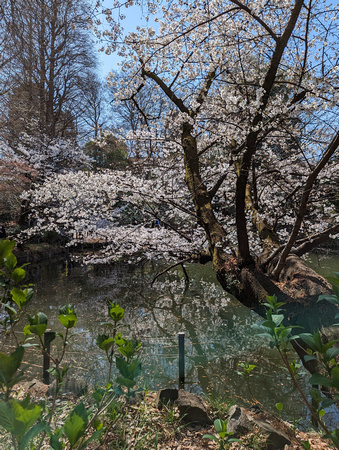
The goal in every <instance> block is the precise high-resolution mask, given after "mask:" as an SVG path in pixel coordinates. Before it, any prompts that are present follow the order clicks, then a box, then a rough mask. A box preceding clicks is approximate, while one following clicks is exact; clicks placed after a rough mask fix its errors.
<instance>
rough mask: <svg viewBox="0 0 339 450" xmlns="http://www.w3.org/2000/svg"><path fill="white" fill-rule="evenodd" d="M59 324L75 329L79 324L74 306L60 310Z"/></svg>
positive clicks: (66, 306) (67, 306)
mask: <svg viewBox="0 0 339 450" xmlns="http://www.w3.org/2000/svg"><path fill="white" fill-rule="evenodd" d="M58 319H59V322H60V323H61V324H62V325H63V326H64V327H65V328H67V329H69V328H73V327H74V326H75V325H76V323H77V320H78V319H77V316H76V313H75V308H74V305H73V306H72V305H69V304H67V305H65V306H63V307H62V308H60V310H59V316H58Z"/></svg>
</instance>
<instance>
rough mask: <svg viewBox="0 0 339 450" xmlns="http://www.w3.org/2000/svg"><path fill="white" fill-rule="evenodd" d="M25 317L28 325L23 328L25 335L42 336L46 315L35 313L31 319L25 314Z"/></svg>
mask: <svg viewBox="0 0 339 450" xmlns="http://www.w3.org/2000/svg"><path fill="white" fill-rule="evenodd" d="M27 317H28V321H29V325H27V326H26V327H25V328H24V333H25V335H27V334H30V333H33V334H35V335H37V336H42V335H43V334H44V333H45V331H46V329H47V323H48V318H47V316H46V314H44V313H42V312H37V313H35V316H33V317H31V316H30V315H29V314H27Z"/></svg>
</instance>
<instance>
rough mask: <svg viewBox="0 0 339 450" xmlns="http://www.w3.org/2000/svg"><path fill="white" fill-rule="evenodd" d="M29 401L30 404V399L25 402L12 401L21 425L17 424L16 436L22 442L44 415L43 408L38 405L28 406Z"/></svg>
mask: <svg viewBox="0 0 339 450" xmlns="http://www.w3.org/2000/svg"><path fill="white" fill-rule="evenodd" d="M27 400H28V402H29V397H27V398H26V399H25V400H24V401H23V402H19V401H17V400H11V404H12V408H13V411H14V416H15V420H16V421H17V422H19V423H20V424H17V426H16V430H15V434H16V435H17V436H18V437H19V440H20V441H21V440H22V438H23V437H24V435H25V434H26V432H27V431H28V430H29V428H30V427H31V426H32V425H33V423H34V422H36V421H37V420H38V418H39V417H40V416H41V414H42V408H41V406H39V405H37V404H27Z"/></svg>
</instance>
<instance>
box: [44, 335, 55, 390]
mask: <svg viewBox="0 0 339 450" xmlns="http://www.w3.org/2000/svg"><path fill="white" fill-rule="evenodd" d="M53 336H54V333H53V332H52V331H51V330H46V331H45V333H44V361H43V369H42V370H43V372H42V376H43V380H44V383H45V384H49V372H48V369H49V364H50V357H49V355H50V353H51V342H52V340H53Z"/></svg>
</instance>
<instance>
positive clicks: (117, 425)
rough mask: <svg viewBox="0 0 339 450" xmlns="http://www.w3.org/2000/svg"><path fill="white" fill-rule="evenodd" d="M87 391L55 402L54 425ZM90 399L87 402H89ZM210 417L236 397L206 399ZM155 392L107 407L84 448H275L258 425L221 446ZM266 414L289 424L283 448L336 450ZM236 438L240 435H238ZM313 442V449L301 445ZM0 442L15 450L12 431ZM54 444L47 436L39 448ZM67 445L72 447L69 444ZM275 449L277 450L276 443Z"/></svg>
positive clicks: (36, 387)
mask: <svg viewBox="0 0 339 450" xmlns="http://www.w3.org/2000/svg"><path fill="white" fill-rule="evenodd" d="M13 391H14V392H15V396H16V398H17V399H19V400H20V399H21V400H22V399H24V398H25V397H26V396H27V394H30V398H31V400H32V401H36V402H38V403H39V402H40V403H41V402H45V403H46V406H47V407H48V406H50V404H51V402H52V397H51V396H50V395H49V388H48V386H47V385H44V384H43V383H42V382H40V381H38V380H31V381H25V382H22V383H19V384H17V385H16V386H14V388H13ZM89 397H90V396H89V393H87V394H86V395H85V396H83V397H79V396H78V395H76V394H74V393H64V394H62V395H61V396H60V397H59V399H58V403H57V407H56V412H55V417H56V419H55V426H58V425H59V426H60V424H62V422H63V421H64V420H65V418H66V417H67V416H68V414H69V413H70V411H71V410H72V409H73V408H74V407H75V406H76V405H77V404H79V402H80V401H84V403H85V404H86V402H87V401H88V399H89ZM86 399H87V400H86ZM205 401H206V402H207V408H208V411H209V414H210V416H211V417H212V418H213V420H214V419H215V418H221V419H222V420H226V419H227V415H228V411H229V408H230V406H232V405H233V404H234V403H233V402H232V400H229V401H223V400H220V399H216V398H211V399H205ZM157 402H158V400H157V393H156V392H154V391H147V392H142V393H139V395H138V396H137V397H136V398H135V399H132V400H131V401H127V399H126V398H125V397H121V398H120V400H117V401H116V402H115V403H114V404H113V407H112V408H111V409H110V410H109V411H107V414H105V418H104V425H105V427H106V432H105V434H104V436H103V437H102V439H101V441H100V443H98V442H93V443H91V444H89V445H88V446H86V447H85V448H86V449H88V450H94V449H100V450H108V449H110V450H114V449H116V450H118V449H119V450H121V449H126V450H127V449H130V450H132V449H140V450H141V449H158V450H161V449H163V450H167V449H179V450H189V449H190V450H191V449H192V450H193V449H194V450H200V449H201V450H202V449H210V450H212V449H218V448H230V449H239V450H240V449H243V450H244V449H257V450H260V449H262V450H264V449H267V448H272V447H270V446H269V443H267V441H266V439H267V436H266V437H265V433H263V432H262V430H260V429H258V428H254V429H253V430H252V431H249V432H247V433H245V434H243V435H242V436H239V439H240V442H234V443H230V444H229V447H226V446H225V447H219V444H218V443H217V442H214V441H212V440H208V439H204V438H203V436H204V435H206V434H209V435H214V436H218V434H217V433H216V430H215V428H214V426H213V425H211V424H195V423H187V422H186V421H185V417H181V416H180V412H179V410H178V408H177V406H176V405H170V404H168V405H164V407H162V408H161V409H159V408H158V405H157ZM261 414H264V415H265V421H266V422H267V423H269V424H271V425H272V426H273V427H274V428H275V429H276V430H278V431H279V430H280V431H285V432H286V427H288V429H289V430H290V431H289V433H288V434H289V437H290V439H291V443H290V444H286V445H285V446H284V447H282V448H283V449H284V450H292V449H293V450H297V449H304V448H309V449H312V450H325V449H333V448H334V447H333V444H332V445H331V443H330V441H329V440H327V439H324V438H322V437H321V436H320V435H319V434H318V433H316V432H315V431H311V430H310V431H301V430H299V429H298V428H297V427H295V425H293V424H291V423H290V424H288V423H287V422H284V421H282V420H281V419H280V418H279V417H277V415H276V414H273V413H268V412H263V411H262V412H261ZM237 437H238V436H237ZM303 442H304V443H305V444H304V445H307V444H306V443H309V447H307V446H303ZM0 445H1V448H2V449H3V450H10V449H12V448H13V447H12V444H11V442H10V440H9V435H7V436H5V435H2V436H1V435H0ZM41 448H42V449H47V448H50V447H49V445H48V440H47V438H46V443H44V444H43V446H42V447H41ZM65 448H69V447H65ZM275 449H276V450H278V449H277V448H276V447H275Z"/></svg>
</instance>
